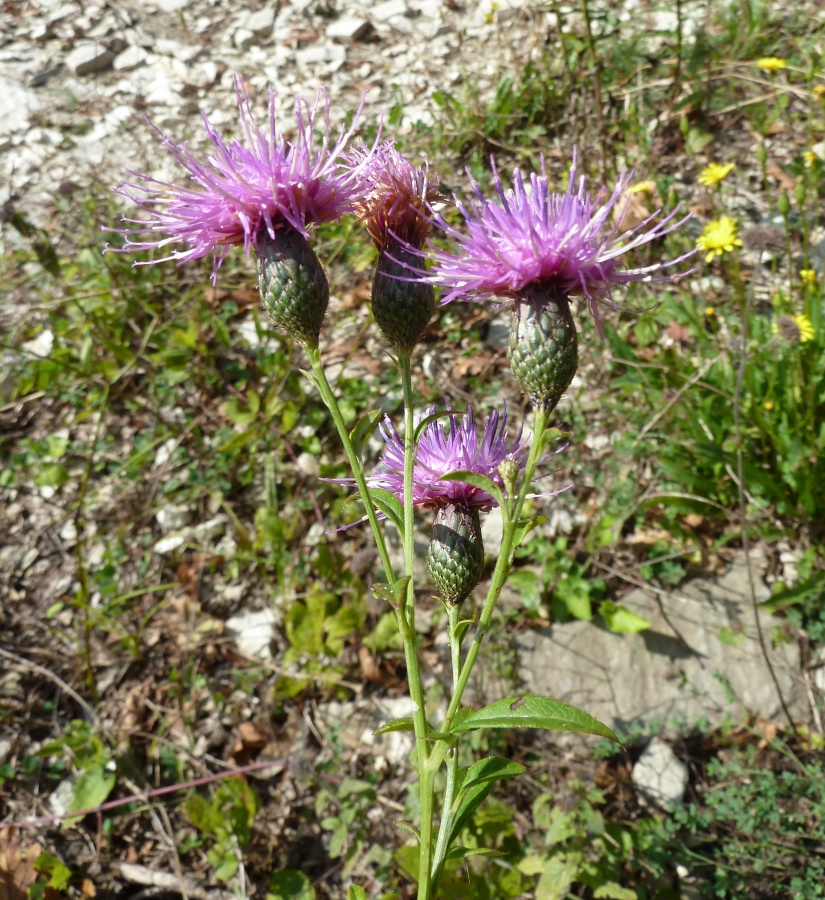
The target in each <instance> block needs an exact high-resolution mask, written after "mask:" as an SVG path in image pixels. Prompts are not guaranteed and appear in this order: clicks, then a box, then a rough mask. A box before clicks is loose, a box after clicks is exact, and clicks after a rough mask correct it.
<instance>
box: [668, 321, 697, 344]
mask: <svg viewBox="0 0 825 900" xmlns="http://www.w3.org/2000/svg"><path fill="white" fill-rule="evenodd" d="M665 334H666V335H667V336H668V337H670V338H673V340H674V341H676V343H677V344H692V343H693V338H692V337H691V336H690V329H689V328H688V327H687V325H680V324H679V323H678V322H671V323H670V324H669V325H668V326H667V328H665Z"/></svg>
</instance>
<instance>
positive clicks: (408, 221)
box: [345, 141, 444, 250]
mask: <svg viewBox="0 0 825 900" xmlns="http://www.w3.org/2000/svg"><path fill="white" fill-rule="evenodd" d="M345 158H346V161H347V162H348V163H349V164H350V165H351V166H353V168H357V169H358V170H359V171H361V172H362V183H363V187H362V191H363V193H362V197H361V199H360V200H359V201H358V203H357V204H356V211H357V212H358V214H359V216H360V217H361V218H362V219H363V220H364V221H365V222H366V225H367V231H368V232H369V235H370V237H371V238H372V240H373V243H374V244H375V246H376V247H378V249H379V250H386V249H388V248H389V247H390V245H391V244H392V243H394V242H400V243H401V244H408V245H410V246H411V247H415V248H416V249H418V248H420V247H421V246H422V245H423V244H424V241H425V239H426V238H427V236H428V235H429V233H430V231H431V230H432V225H433V223H432V219H431V217H430V215H429V212H428V210H429V209H430V207H431V206H432V204H433V203H437V202H438V201H440V200H443V199H444V198H443V197H442V196H441V195H440V194H439V192H438V178H437V177H435V176H431V175H430V171H429V165H428V164H427V163H426V162H425V163H424V164H423V165H421V166H417V167H416V166H413V165H412V163H410V162H409V161H408V160H407V159H406V157H404V156H403V155H402V154H401V153H400V152H399V151H398V150H397V149H396V147H395V144H394V143H393V142H392V141H384V142H383V143H381V144H379V145H378V146H377V147H375V148H373V149H369V148H367V147H364V146H363V145H362V146H361V147H358V148H357V149H356V150H354V151H352V152H351V153H349V154H347V156H346V157H345Z"/></svg>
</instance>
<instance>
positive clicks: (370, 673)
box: [358, 647, 383, 681]
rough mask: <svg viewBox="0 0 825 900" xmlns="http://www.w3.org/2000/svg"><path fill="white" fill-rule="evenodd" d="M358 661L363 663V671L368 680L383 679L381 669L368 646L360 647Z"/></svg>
mask: <svg viewBox="0 0 825 900" xmlns="http://www.w3.org/2000/svg"><path fill="white" fill-rule="evenodd" d="M358 662H359V663H360V664H361V673H362V674H363V676H364V678H366V680H367V681H383V678H382V677H381V669H380V667H379V666H377V665H376V664H375V660H374V659H373V657H372V654H371V653H370V651H369V650H368V649H367V648H366V647H361V648H359V650H358Z"/></svg>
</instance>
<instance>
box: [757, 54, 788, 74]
mask: <svg viewBox="0 0 825 900" xmlns="http://www.w3.org/2000/svg"><path fill="white" fill-rule="evenodd" d="M756 65H757V66H759V68H760V69H764V70H765V71H766V72H778V71H779V70H780V69H784V68H786V67H787V65H788V64H787V62H785V60H784V59H780V57H778V56H763V57H762V59H757V60H756Z"/></svg>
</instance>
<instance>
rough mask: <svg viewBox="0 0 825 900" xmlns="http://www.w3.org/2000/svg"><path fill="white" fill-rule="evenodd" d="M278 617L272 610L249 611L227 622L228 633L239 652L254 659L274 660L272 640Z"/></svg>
mask: <svg viewBox="0 0 825 900" xmlns="http://www.w3.org/2000/svg"><path fill="white" fill-rule="evenodd" d="M277 624H278V617H277V615H276V614H275V611H274V610H272V609H259V610H247V611H245V612H242V613H239V614H238V615H237V616H232V618H231V619H227V621H226V633H227V634H228V635H230V636H231V637H233V638H234V639H235V643H236V644H237V645H238V650H240V651H241V653H243V654H244V656H249V657H251V658H253V659H263V660H267V659H272V646H271V645H272V638H273V637H274V635H275V626H276V625H277Z"/></svg>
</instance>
